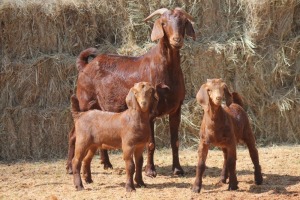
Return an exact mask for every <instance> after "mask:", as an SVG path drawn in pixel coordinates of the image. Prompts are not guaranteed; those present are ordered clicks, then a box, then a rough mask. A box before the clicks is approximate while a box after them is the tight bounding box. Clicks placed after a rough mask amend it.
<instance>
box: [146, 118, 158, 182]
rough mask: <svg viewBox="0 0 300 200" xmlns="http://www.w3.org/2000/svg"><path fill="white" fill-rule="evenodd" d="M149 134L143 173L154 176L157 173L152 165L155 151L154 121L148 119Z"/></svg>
mask: <svg viewBox="0 0 300 200" xmlns="http://www.w3.org/2000/svg"><path fill="white" fill-rule="evenodd" d="M150 127H151V136H150V140H149V143H148V145H147V155H148V157H147V165H146V167H145V174H146V176H149V177H156V175H157V173H156V170H155V166H154V158H153V157H154V151H155V138H154V121H153V120H150Z"/></svg>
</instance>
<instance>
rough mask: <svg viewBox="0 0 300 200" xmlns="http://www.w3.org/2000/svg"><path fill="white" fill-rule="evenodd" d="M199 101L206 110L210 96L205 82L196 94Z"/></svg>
mask: <svg viewBox="0 0 300 200" xmlns="http://www.w3.org/2000/svg"><path fill="white" fill-rule="evenodd" d="M196 99H197V102H198V103H199V104H200V105H201V106H202V107H203V109H204V110H206V109H207V107H208V104H209V96H208V93H207V89H206V84H203V85H202V86H201V88H200V90H199V91H198V93H197V96H196Z"/></svg>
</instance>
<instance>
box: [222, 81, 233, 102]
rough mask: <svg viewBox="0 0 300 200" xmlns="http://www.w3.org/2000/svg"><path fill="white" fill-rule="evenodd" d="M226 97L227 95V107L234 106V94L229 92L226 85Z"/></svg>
mask: <svg viewBox="0 0 300 200" xmlns="http://www.w3.org/2000/svg"><path fill="white" fill-rule="evenodd" d="M224 95H225V101H226V105H227V106H230V104H232V102H233V99H232V94H231V93H230V92H229V89H228V87H227V85H226V84H225V86H224Z"/></svg>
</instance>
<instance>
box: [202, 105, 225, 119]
mask: <svg viewBox="0 0 300 200" xmlns="http://www.w3.org/2000/svg"><path fill="white" fill-rule="evenodd" d="M205 115H206V118H207V120H208V122H211V123H215V122H218V121H220V120H222V119H223V117H224V110H223V108H222V106H216V105H209V107H208V108H207V110H206V111H205Z"/></svg>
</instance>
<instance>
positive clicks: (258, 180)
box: [245, 131, 263, 185]
mask: <svg viewBox="0 0 300 200" xmlns="http://www.w3.org/2000/svg"><path fill="white" fill-rule="evenodd" d="M248 135H249V136H250V137H249V139H248V140H246V141H245V143H246V144H247V147H248V150H249V154H250V157H251V160H252V163H253V165H254V180H255V184H256V185H261V184H262V182H263V177H262V173H261V167H260V165H259V156H258V151H257V148H256V145H255V139H254V136H253V133H252V131H251V133H249V134H248Z"/></svg>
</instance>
